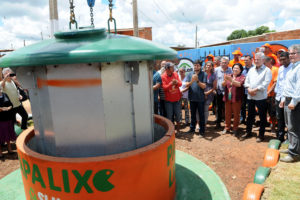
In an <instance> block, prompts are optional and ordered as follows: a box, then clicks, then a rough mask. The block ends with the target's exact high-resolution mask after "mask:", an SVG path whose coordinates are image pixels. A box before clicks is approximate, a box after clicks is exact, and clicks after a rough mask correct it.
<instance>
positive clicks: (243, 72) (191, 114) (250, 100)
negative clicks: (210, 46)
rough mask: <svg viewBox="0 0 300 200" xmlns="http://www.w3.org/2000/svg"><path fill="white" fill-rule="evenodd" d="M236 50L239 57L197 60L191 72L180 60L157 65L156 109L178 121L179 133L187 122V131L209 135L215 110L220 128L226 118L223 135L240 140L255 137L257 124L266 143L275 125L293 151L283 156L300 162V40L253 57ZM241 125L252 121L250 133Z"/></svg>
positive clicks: (279, 136)
mask: <svg viewBox="0 0 300 200" xmlns="http://www.w3.org/2000/svg"><path fill="white" fill-rule="evenodd" d="M232 54H233V55H234V59H233V60H229V58H228V57H226V56H224V57H220V56H218V57H214V56H213V55H208V56H207V57H206V60H205V61H204V63H203V62H202V61H201V60H196V61H195V62H194V63H193V64H194V69H193V71H191V72H187V71H186V69H185V68H184V67H181V68H180V67H179V68H178V66H176V65H177V64H178V63H177V61H161V62H160V63H158V64H156V66H155V70H154V71H153V91H154V113H155V114H160V115H162V116H165V117H167V118H168V119H170V120H171V121H173V122H174V124H175V128H176V132H177V133H179V132H180V124H184V125H185V126H189V127H190V129H189V131H188V132H187V134H189V133H196V134H198V135H199V136H200V137H204V136H205V128H206V124H207V121H208V116H209V110H211V111H212V112H213V113H214V114H215V116H216V117H215V124H216V128H217V129H219V128H222V127H221V122H223V121H225V123H224V127H223V131H222V132H221V133H222V134H227V133H232V134H233V135H235V136H236V137H239V138H240V139H246V138H249V137H252V136H253V132H252V127H253V125H254V124H257V126H259V133H258V135H257V138H256V141H257V142H262V141H264V140H265V129H266V127H267V126H268V125H270V126H271V131H272V132H273V133H275V134H276V137H277V139H278V140H280V141H281V142H284V141H285V140H286V139H287V140H288V142H289V148H288V150H286V151H284V152H283V153H287V155H286V156H285V157H283V158H281V160H282V161H284V162H295V161H299V160H300V125H299V124H297V120H298V117H300V105H299V104H298V102H299V101H300V82H298V79H299V78H300V44H296V45H292V46H291V47H290V48H289V49H288V51H286V50H284V49H280V50H278V51H277V52H273V51H272V47H271V46H270V45H269V44H265V45H263V46H262V47H260V48H258V51H257V52H256V53H255V54H254V55H253V57H252V56H250V55H246V56H243V54H242V53H241V51H240V50H236V51H234V52H233V53H232ZM275 54H277V55H275ZM182 108H183V112H182ZM183 114H184V119H183V117H182V116H183ZM257 115H258V116H259V120H258V119H257V117H256V116H257ZM232 118H233V120H232ZM299 119H300V118H299ZM232 121H233V123H232ZM241 123H242V124H245V125H246V130H245V131H241V130H240V128H239V126H240V124H241ZM197 124H198V125H199V131H198V130H197V131H196V125H197ZM286 128H287V129H286ZM286 132H288V134H286Z"/></svg>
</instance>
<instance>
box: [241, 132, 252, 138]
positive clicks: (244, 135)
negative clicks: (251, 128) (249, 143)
mask: <svg viewBox="0 0 300 200" xmlns="http://www.w3.org/2000/svg"><path fill="white" fill-rule="evenodd" d="M248 137H251V133H247V132H246V133H244V134H243V135H242V136H241V138H243V139H245V138H248Z"/></svg>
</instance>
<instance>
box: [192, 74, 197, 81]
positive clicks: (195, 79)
mask: <svg viewBox="0 0 300 200" xmlns="http://www.w3.org/2000/svg"><path fill="white" fill-rule="evenodd" d="M195 81H198V75H197V74H194V75H193V76H192V82H195Z"/></svg>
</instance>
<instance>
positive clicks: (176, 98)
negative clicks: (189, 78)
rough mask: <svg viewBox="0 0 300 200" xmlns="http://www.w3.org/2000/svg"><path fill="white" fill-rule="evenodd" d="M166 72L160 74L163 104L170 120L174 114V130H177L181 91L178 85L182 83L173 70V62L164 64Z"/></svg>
mask: <svg viewBox="0 0 300 200" xmlns="http://www.w3.org/2000/svg"><path fill="white" fill-rule="evenodd" d="M165 68H166V72H165V73H164V74H163V75H162V76H161V79H162V83H163V89H164V92H165V106H166V111H167V118H168V119H169V120H172V117H173V115H175V121H176V125H175V127H176V131H177V132H179V122H180V112H181V108H180V99H181V92H180V89H179V87H180V86H181V85H182V83H181V81H180V79H179V76H178V74H177V73H176V72H174V64H173V63H171V62H168V63H166V65H165Z"/></svg>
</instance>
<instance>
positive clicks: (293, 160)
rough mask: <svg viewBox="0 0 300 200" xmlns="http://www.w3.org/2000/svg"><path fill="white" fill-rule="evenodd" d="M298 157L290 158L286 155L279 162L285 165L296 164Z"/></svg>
mask: <svg viewBox="0 0 300 200" xmlns="http://www.w3.org/2000/svg"><path fill="white" fill-rule="evenodd" d="M299 160H300V159H299V156H292V155H290V154H288V155H286V156H285V157H283V158H280V161H281V162H287V163H291V162H297V161H299Z"/></svg>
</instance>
